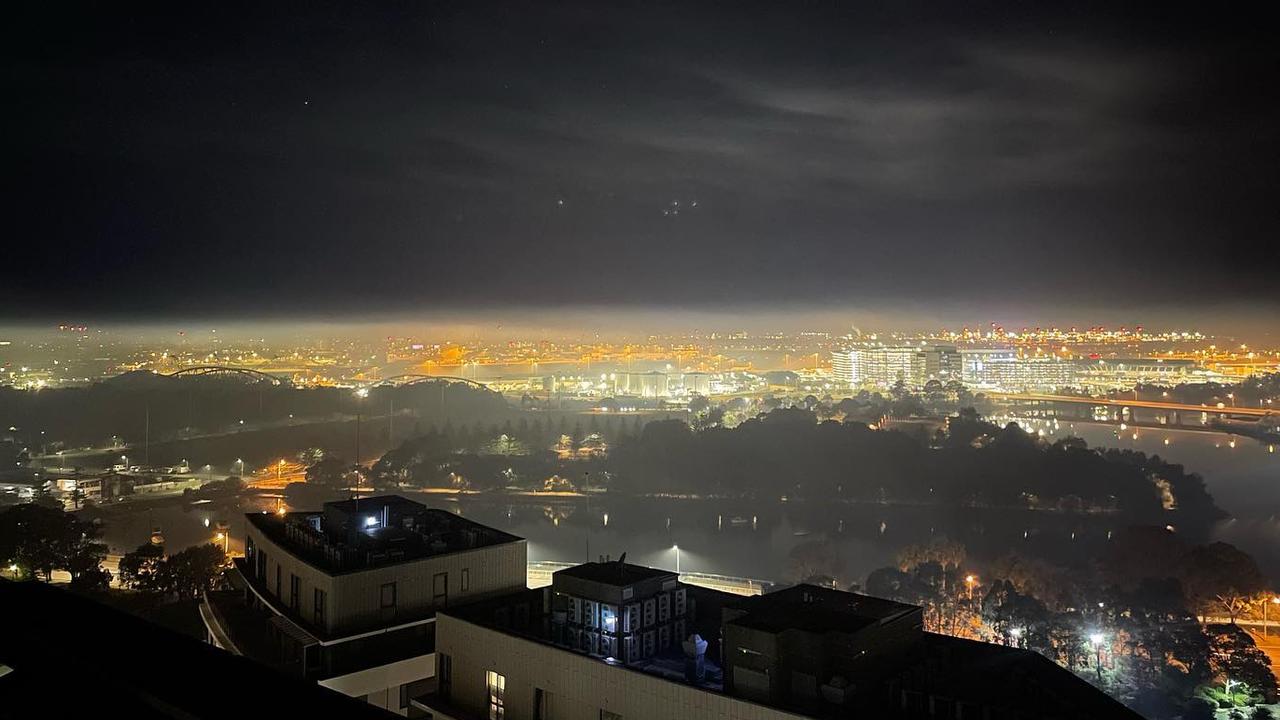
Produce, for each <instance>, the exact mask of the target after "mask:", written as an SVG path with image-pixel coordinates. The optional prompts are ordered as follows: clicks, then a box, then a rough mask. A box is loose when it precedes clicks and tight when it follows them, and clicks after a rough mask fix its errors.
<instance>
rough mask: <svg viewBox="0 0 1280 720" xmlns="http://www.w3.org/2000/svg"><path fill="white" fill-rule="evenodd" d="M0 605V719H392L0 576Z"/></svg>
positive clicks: (100, 608) (136, 621)
mask: <svg viewBox="0 0 1280 720" xmlns="http://www.w3.org/2000/svg"><path fill="white" fill-rule="evenodd" d="M0 607H3V608H4V610H5V613H6V615H7V616H8V617H9V618H10V621H9V622H7V623H6V625H5V632H4V639H3V641H2V642H0V664H3V665H5V666H7V667H8V668H10V669H11V672H8V673H7V674H3V675H0V697H3V702H2V703H0V716H3V717H84V718H88V717H129V718H208V719H209V720H227V719H228V718H243V717H341V718H344V719H352V720H355V719H359V718H369V719H371V720H372V719H375V718H391V717H395V716H394V715H391V714H390V713H387V712H386V711H383V710H380V709H378V708H376V707H373V706H371V705H369V704H368V703H364V702H361V701H359V700H356V699H354V698H349V697H347V696H345V695H342V694H340V693H336V692H334V691H332V690H328V689H326V688H322V687H320V686H318V685H316V684H315V683H313V682H309V681H306V680H302V679H299V678H295V677H291V676H288V675H284V674H281V673H277V672H274V671H272V670H271V669H269V668H266V667H264V666H262V665H259V664H258V663H255V662H253V661H252V660H249V659H248V658H244V657H239V656H236V655H232V654H230V653H228V652H225V651H223V650H219V649H218V648H215V647H213V646H212V645H207V644H205V643H202V642H200V641H199V640H196V639H194V638H189V637H186V636H183V635H179V634H177V633H175V632H173V631H171V630H167V629H165V628H162V627H160V626H158V625H153V624H151V623H149V622H147V621H145V620H142V619H140V618H137V617H134V616H133V615H129V614H127V613H124V612H121V611H119V610H116V609H113V608H110V607H107V606H106V605H102V604H100V603H98V602H95V601H93V600H90V599H86V598H83V597H80V596H78V595H75V594H73V593H71V592H69V591H67V590H64V589H60V588H55V587H51V586H48V585H45V584H43V583H36V582H27V583H14V582H10V581H7V580H0ZM253 688H258V689H259V690H260V691H259V692H254V691H253Z"/></svg>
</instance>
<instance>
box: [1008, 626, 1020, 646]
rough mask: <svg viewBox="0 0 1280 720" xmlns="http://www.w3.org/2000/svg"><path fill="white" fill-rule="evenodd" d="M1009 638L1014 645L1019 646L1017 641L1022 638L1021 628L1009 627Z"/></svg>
mask: <svg viewBox="0 0 1280 720" xmlns="http://www.w3.org/2000/svg"><path fill="white" fill-rule="evenodd" d="M1009 639H1010V640H1011V641H1012V642H1013V645H1014V647H1021V645H1019V643H1018V641H1019V640H1021V639H1022V628H1020V627H1016V628H1010V629H1009Z"/></svg>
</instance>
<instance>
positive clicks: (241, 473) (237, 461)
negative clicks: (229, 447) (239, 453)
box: [232, 458, 244, 477]
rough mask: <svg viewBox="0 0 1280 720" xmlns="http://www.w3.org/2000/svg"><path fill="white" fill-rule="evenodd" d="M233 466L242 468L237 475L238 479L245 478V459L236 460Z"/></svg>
mask: <svg viewBox="0 0 1280 720" xmlns="http://www.w3.org/2000/svg"><path fill="white" fill-rule="evenodd" d="M232 464H234V465H239V466H240V472H238V473H236V477H243V476H244V459H243V458H236V461H235V462H234V463H232Z"/></svg>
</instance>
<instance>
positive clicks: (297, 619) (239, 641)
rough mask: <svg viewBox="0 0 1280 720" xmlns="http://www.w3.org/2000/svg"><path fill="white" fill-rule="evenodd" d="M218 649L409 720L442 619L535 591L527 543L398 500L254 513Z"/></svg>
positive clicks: (218, 600)
mask: <svg viewBox="0 0 1280 720" xmlns="http://www.w3.org/2000/svg"><path fill="white" fill-rule="evenodd" d="M245 525H246V532H245V556H244V557H243V558H238V559H237V560H236V561H235V566H234V569H233V571H232V572H231V573H229V574H230V576H231V583H232V585H233V586H234V588H235V589H234V590H230V591H222V592H217V593H210V594H209V595H208V596H207V597H206V600H205V602H204V603H203V604H202V606H201V617H202V618H203V619H204V622H205V626H206V629H207V631H208V639H209V641H210V642H211V643H213V644H214V645H217V646H219V647H222V648H224V649H227V650H230V651H232V652H235V653H238V654H243V655H248V656H250V657H252V658H253V659H255V660H259V661H261V662H264V663H266V664H268V665H271V666H273V667H275V668H277V669H279V670H283V671H286V672H289V673H292V674H294V675H299V676H301V677H304V678H308V679H312V680H315V681H317V682H318V683H319V684H320V685H322V686H325V687H328V688H330V689H333V690H337V691H339V692H341V693H343V694H346V695H350V696H354V697H363V698H366V699H367V700H368V702H370V703H371V704H374V705H377V706H379V707H383V708H386V709H388V710H391V711H393V712H398V713H400V714H406V713H407V711H408V698H409V697H411V696H412V695H414V694H415V693H420V692H423V691H424V689H425V688H426V687H427V685H428V681H429V680H430V679H431V678H432V677H433V676H434V674H435V659H434V655H433V653H434V651H435V629H436V626H435V623H436V614H437V613H438V612H439V611H441V610H443V609H444V608H447V607H450V606H451V605H456V604H459V603H466V602H472V601H475V600H481V599H484V598H488V597H493V596H497V595H503V594H506V593H510V592H512V591H516V590H521V589H523V588H524V587H525V578H526V547H525V541H524V540H523V539H521V538H518V537H516V536H514V535H509V534H507V533H505V532H502V531H500V530H495V529H493V528H489V527H486V526H484V525H480V524H478V523H475V522H472V521H470V520H467V519H465V518H462V517H459V516H458V515H455V514H453V513H450V512H446V511H444V510H436V509H431V508H428V507H426V506H424V505H422V504H420V503H416V502H413V501H411V500H407V499H405V498H402V497H397V496H381V497H370V498H362V499H359V500H346V501H343V502H331V503H325V505H324V509H323V510H321V511H317V512H288V513H283V514H277V513H249V514H247V515H245Z"/></svg>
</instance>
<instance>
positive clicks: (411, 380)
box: [365, 374, 494, 392]
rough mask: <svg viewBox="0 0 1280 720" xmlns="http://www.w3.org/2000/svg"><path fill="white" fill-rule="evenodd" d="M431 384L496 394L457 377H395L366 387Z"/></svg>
mask: <svg viewBox="0 0 1280 720" xmlns="http://www.w3.org/2000/svg"><path fill="white" fill-rule="evenodd" d="M429 382H445V383H448V384H450V385H455V384H456V385H469V386H471V387H474V388H479V389H481V390H488V391H489V392H494V391H493V390H490V389H489V386H487V385H485V384H484V383H481V382H478V381H476V380H472V379H471V378H464V377H458V376H456V375H419V374H407V375H393V376H391V377H389V378H383V379H381V380H373V381H370V382H369V384H368V385H365V387H407V386H409V385H419V384H423V383H429Z"/></svg>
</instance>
